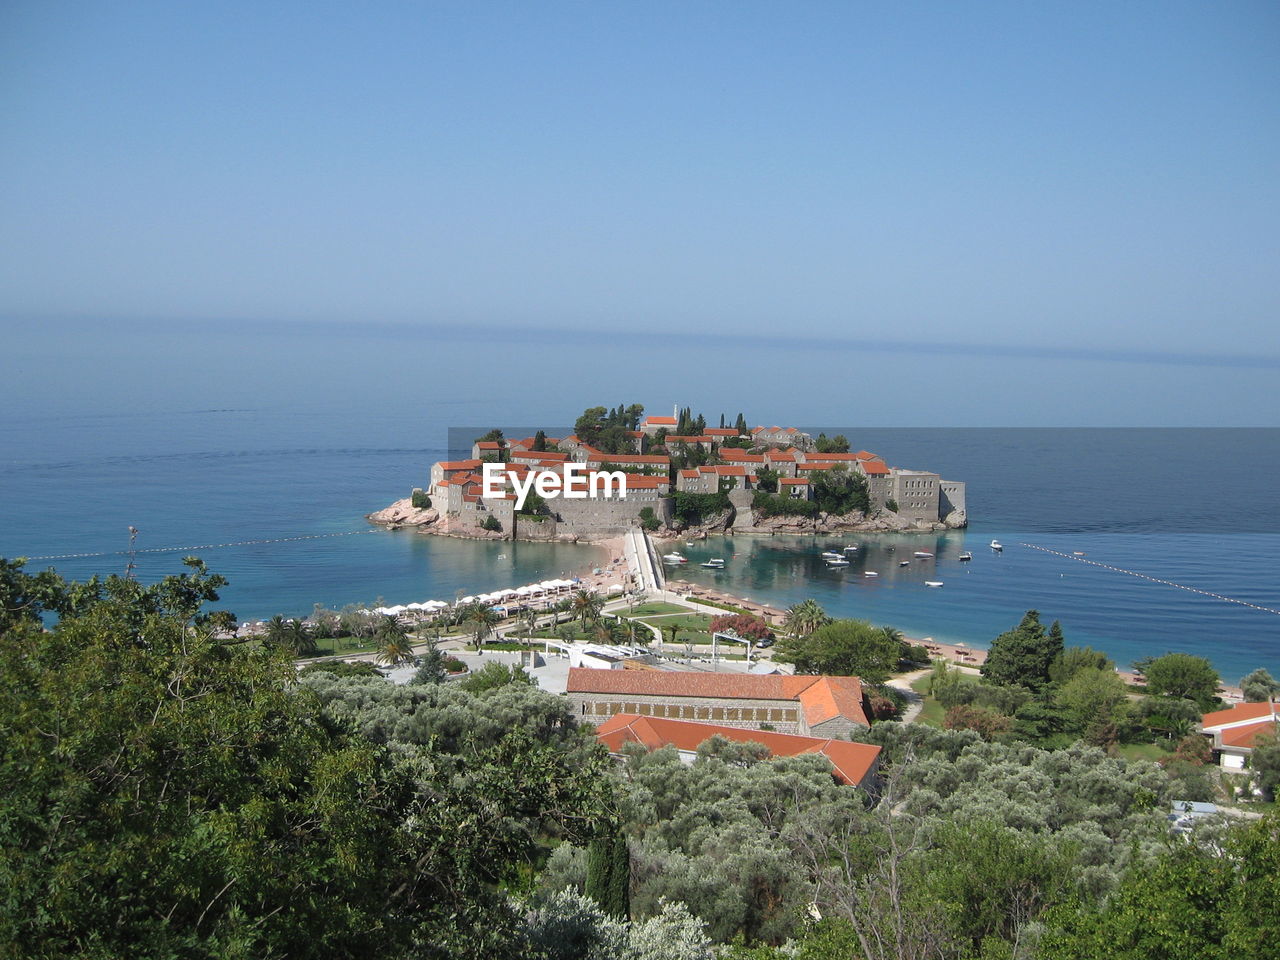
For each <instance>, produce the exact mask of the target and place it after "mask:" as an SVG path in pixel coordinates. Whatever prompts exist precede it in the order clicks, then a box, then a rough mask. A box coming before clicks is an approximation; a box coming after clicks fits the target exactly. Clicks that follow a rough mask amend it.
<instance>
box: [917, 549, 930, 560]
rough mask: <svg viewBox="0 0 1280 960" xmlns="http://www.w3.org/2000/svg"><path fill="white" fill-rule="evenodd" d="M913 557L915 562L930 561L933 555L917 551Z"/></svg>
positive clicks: (924, 551) (925, 551) (926, 551)
mask: <svg viewBox="0 0 1280 960" xmlns="http://www.w3.org/2000/svg"><path fill="white" fill-rule="evenodd" d="M915 557H916V559H917V560H932V559H933V554H932V553H930V552H929V551H928V550H917V551H916V552H915Z"/></svg>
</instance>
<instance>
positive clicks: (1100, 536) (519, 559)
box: [0, 338, 1280, 681]
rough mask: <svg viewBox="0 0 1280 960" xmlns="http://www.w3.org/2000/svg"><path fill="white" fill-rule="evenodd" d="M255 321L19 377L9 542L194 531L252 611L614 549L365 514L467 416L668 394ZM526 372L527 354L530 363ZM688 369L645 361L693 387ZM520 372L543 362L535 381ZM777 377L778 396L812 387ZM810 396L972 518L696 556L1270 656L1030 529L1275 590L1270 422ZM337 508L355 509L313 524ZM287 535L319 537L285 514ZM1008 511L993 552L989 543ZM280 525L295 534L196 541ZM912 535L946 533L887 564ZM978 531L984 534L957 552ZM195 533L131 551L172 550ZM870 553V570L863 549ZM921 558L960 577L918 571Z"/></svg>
mask: <svg viewBox="0 0 1280 960" xmlns="http://www.w3.org/2000/svg"><path fill="white" fill-rule="evenodd" d="M251 345H252V346H254V347H255V348H256V349H255V350H249V349H247V347H246V343H245V342H240V343H239V344H238V346H235V347H233V346H230V345H228V344H226V343H224V342H223V341H221V340H218V339H210V340H209V341H208V342H207V343H205V344H202V345H200V346H199V347H198V348H197V347H193V348H192V349H191V352H190V356H189V357H187V359H186V360H185V361H184V362H185V363H186V366H185V367H183V368H182V369H175V370H168V369H163V368H160V367H158V366H156V365H155V364H147V365H146V369H145V370H144V371H142V372H137V375H136V376H135V372H136V371H135V369H134V367H133V366H132V358H133V354H132V353H130V354H129V355H128V356H126V355H125V354H124V353H123V352H121V353H112V352H111V350H110V349H109V348H106V347H101V346H99V347H98V348H97V349H96V350H94V351H88V350H86V351H84V352H83V355H79V356H72V354H74V351H70V352H69V353H68V356H69V357H70V359H69V360H67V361H66V365H65V368H63V369H55V367H53V366H46V367H44V368H41V369H39V370H37V371H35V372H34V373H31V374H30V376H29V377H28V379H27V380H26V381H23V383H24V384H25V385H27V386H30V385H31V384H49V383H53V384H54V385H55V387H56V389H54V388H49V392H48V396H47V397H45V398H44V399H43V400H41V399H40V398H39V397H36V396H35V394H34V392H33V391H34V390H35V387H30V389H27V390H25V391H19V393H20V396H19V399H20V400H21V401H23V402H15V403H13V404H10V405H9V407H8V408H7V409H6V410H5V411H4V412H0V555H4V556H10V557H12V556H21V555H26V556H30V557H54V556H62V555H66V554H84V553H89V554H96V555H95V556H87V557H75V558H66V559H56V560H52V559H51V560H32V562H31V564H30V567H31V568H37V569H38V568H43V567H45V566H54V567H56V568H57V569H58V570H59V571H61V572H62V573H63V574H65V575H67V576H69V577H73V578H78V577H86V576H89V575H91V574H94V573H108V572H113V571H115V572H122V571H123V570H124V567H125V563H126V560H125V557H124V556H123V554H122V551H124V550H125V549H126V547H127V544H128V534H127V528H128V527H129V526H130V525H133V526H136V527H137V528H138V529H139V531H140V534H139V538H138V546H139V548H141V549H142V550H143V551H147V550H155V549H157V548H166V547H180V548H186V547H193V546H199V547H201V549H197V550H193V551H189V552H195V553H197V554H199V555H200V556H202V557H204V558H205V559H206V560H207V561H208V563H209V565H210V566H211V567H212V568H213V569H214V570H216V571H218V572H220V573H222V574H224V575H225V576H227V577H228V578H229V579H230V581H231V582H230V585H229V586H228V587H227V589H226V590H225V591H224V594H223V598H224V601H225V606H226V607H227V608H228V609H231V610H233V611H234V612H235V613H236V614H237V615H238V616H239V617H241V618H261V617H266V616H269V615H271V614H274V613H285V614H296V613H307V612H309V611H310V609H311V607H312V606H313V604H315V603H323V604H326V605H328V606H340V605H342V604H345V603H349V602H372V601H374V600H376V599H378V598H384V599H385V600H386V601H388V602H400V603H403V602H408V601H411V600H423V599H427V598H440V599H451V598H453V597H454V596H455V595H456V593H457V591H460V590H461V591H465V592H468V593H471V592H476V591H481V590H488V589H494V588H498V587H503V586H510V585H515V584H519V583H524V582H528V581H531V580H535V579H545V578H546V577H550V576H559V575H561V574H563V573H565V572H568V571H571V570H575V569H582V568H583V567H585V566H589V565H591V564H593V563H595V562H597V560H598V559H599V557H600V553H599V551H598V550H596V549H594V548H585V547H583V548H579V547H572V546H552V545H533V544H478V543H471V542H466V541H458V540H452V539H445V538H436V537H424V536H420V535H417V534H414V533H412V532H387V531H382V530H370V528H369V527H368V525H367V524H366V523H365V522H364V520H363V515H364V514H365V513H367V512H369V511H371V510H374V509H377V508H380V507H382V506H385V505H386V504H388V503H390V502H391V501H392V500H395V499H398V498H400V497H403V496H406V495H407V493H408V491H409V490H410V488H412V487H413V486H415V485H424V484H425V481H426V476H427V471H428V468H429V465H430V463H431V462H432V461H433V460H434V459H437V458H438V457H439V456H441V455H442V453H443V450H444V448H445V445H446V436H447V431H448V429H449V428H450V427H455V426H459V425H467V424H495V425H501V424H503V423H526V424H527V423H530V422H543V423H547V424H548V425H550V426H554V425H556V424H557V423H559V424H564V423H568V422H571V421H572V418H573V416H574V415H575V414H576V412H578V411H580V410H581V408H582V407H584V406H586V405H588V404H589V403H593V402H599V403H610V404H612V403H617V402H622V401H630V400H632V399H638V400H641V401H645V402H648V403H649V404H650V406H651V409H654V410H656V409H660V408H662V409H665V407H666V406H667V405H668V404H669V402H670V397H669V396H660V397H650V396H647V395H645V393H644V390H645V386H646V383H645V382H643V380H642V381H641V382H639V383H637V384H636V385H634V386H627V385H624V386H623V387H621V388H618V387H616V386H615V389H617V390H618V392H619V393H621V394H622V395H620V396H613V397H602V396H597V395H596V394H595V393H592V394H591V395H586V393H584V394H582V395H579V393H578V392H577V388H576V386H575V390H574V392H573V393H572V394H571V395H570V394H564V393H561V392H559V389H560V388H559V384H558V383H555V382H547V383H541V381H540V377H539V375H538V372H537V371H538V370H539V369H544V367H542V366H541V365H540V364H541V361H538V362H534V361H529V363H531V364H532V366H529V365H528V364H524V363H522V362H521V361H520V358H519V355H518V354H519V351H514V348H513V351H514V352H511V353H509V354H503V355H502V356H501V357H500V359H501V361H502V362H501V363H494V362H493V358H492V357H489V356H487V355H486V354H484V353H483V351H475V350H473V349H472V346H471V345H468V344H463V345H456V344H455V345H453V347H452V348H450V347H449V346H448V345H444V346H442V345H440V344H434V345H425V344H422V343H414V344H410V345H408V346H406V347H405V349H404V350H403V351H400V354H399V355H397V354H395V352H392V353H390V354H389V353H388V351H387V350H386V349H384V348H385V347H386V344H385V343H379V344H376V346H377V347H378V348H379V349H377V350H374V351H370V352H367V353H362V352H361V350H360V349H359V347H360V341H358V340H356V339H351V338H348V339H346V340H341V341H339V340H336V339H331V340H329V341H326V342H324V343H318V342H313V341H307V342H303V341H300V340H297V339H296V338H295V339H287V338H281V340H280V341H279V342H271V343H263V342H261V341H258V342H252V343H251ZM137 349H138V350H143V347H138V348H137ZM565 349H566V350H568V349H569V348H568V347H566V348H565ZM598 349H599V348H598V347H592V348H590V349H586V348H584V350H583V351H582V352H581V356H580V357H579V359H578V360H577V361H574V362H573V363H571V364H570V365H569V367H570V368H573V369H582V370H584V371H588V370H590V369H593V367H592V366H591V363H592V361H593V359H594V358H597V357H598ZM143 352H144V354H145V350H143ZM144 359H145V357H144ZM782 359H783V360H785V358H782ZM779 362H781V361H780V360H779V358H778V357H773V358H770V363H771V364H777V363H779ZM406 365H408V370H407V371H406V369H405V367H406ZM517 374H519V376H520V377H524V378H525V379H523V380H519V381H518V383H516V384H515V385H514V386H513V379H512V378H513V377H515V376H516V375H517ZM24 375H25V374H24ZM58 378H61V379H58ZM670 380H671V378H670V377H669V378H667V380H665V381H660V380H654V382H653V383H652V384H648V386H649V387H651V388H652V389H654V390H661V391H662V392H664V393H666V394H673V393H674V394H677V397H678V396H679V394H678V391H679V385H678V384H675V383H672V382H670ZM528 383H535V384H537V386H536V387H535V388H532V390H530V388H527V387H526V386H521V384H528ZM723 387H724V385H723V384H722V388H723ZM583 389H584V390H586V391H591V390H596V392H597V393H598V392H599V390H598V388H597V387H596V386H593V385H591V384H588V385H587V386H586V387H584V388H583ZM787 389H788V391H790V392H788V393H787V394H786V396H785V398H780V400H779V402H778V406H779V407H782V408H783V409H785V408H787V407H794V406H795V405H796V403H797V402H798V401H797V399H796V395H795V390H800V391H802V392H803V390H804V389H806V388H805V387H804V385H803V384H801V385H800V386H795V385H793V386H792V387H788V388H787ZM37 400H39V401H40V402H37ZM690 402H693V403H695V404H696V403H697V400H696V398H692V399H691V401H690ZM811 403H812V407H811V408H812V409H813V410H814V416H813V417H812V418H811V421H812V422H813V424H814V425H815V426H822V425H823V424H824V423H825V424H826V426H825V427H824V428H825V429H827V430H828V432H832V431H835V430H839V431H842V432H844V433H846V434H847V435H848V436H849V438H850V440H851V441H852V442H853V443H854V444H855V446H856V447H865V448H866V449H869V450H873V451H875V452H877V453H879V454H881V455H882V456H884V457H885V458H886V459H887V460H888V461H889V462H891V463H894V464H897V465H901V466H907V467H916V468H928V469H935V470H938V471H939V472H941V473H942V474H943V475H944V476H945V477H947V478H949V479H961V480H965V481H967V482H968V484H969V512H970V516H971V518H972V526H971V527H970V528H969V529H968V530H967V531H962V532H955V533H949V534H946V535H942V536H914V537H883V538H869V537H859V538H856V542H859V543H862V544H863V545H864V548H863V550H862V551H861V553H860V556H859V559H858V561H857V563H855V564H854V565H853V566H850V567H848V568H845V569H844V570H843V571H832V570H829V569H827V568H826V567H825V566H824V565H823V564H822V563H821V562H820V560H819V559H818V557H817V553H818V551H819V550H821V549H823V548H824V547H825V546H827V545H828V544H835V545H839V546H843V545H844V544H845V543H847V542H849V541H848V540H847V539H846V540H840V541H836V540H831V541H821V542H814V541H812V540H805V539H794V538H789V539H782V538H777V539H771V540H762V539H754V538H752V539H747V538H738V539H736V540H732V541H725V542H716V541H711V542H709V543H708V544H706V545H700V546H698V547H695V548H687V552H688V553H689V554H690V555H691V556H692V557H693V558H695V559H702V558H703V557H707V556H713V555H714V556H724V557H725V558H726V559H728V561H729V563H728V566H727V569H726V570H725V571H724V572H723V573H713V572H711V571H706V570H703V569H701V568H700V567H696V566H694V565H692V564H691V565H690V566H689V567H686V568H685V573H686V575H687V576H689V577H690V578H691V579H702V580H706V581H707V582H715V583H718V584H719V585H721V586H723V587H725V588H727V589H730V590H736V591H739V592H741V593H743V594H746V595H748V596H751V597H754V598H757V599H760V600H765V601H769V602H772V603H775V604H780V605H786V604H790V603H792V602H795V601H798V600H800V599H803V598H805V597H810V596H812V597H816V598H817V599H818V600H819V601H820V602H821V603H822V604H823V605H824V606H825V607H826V608H827V609H828V610H829V611H830V612H832V613H835V614H839V615H848V616H862V617H869V618H871V619H873V620H875V621H877V622H883V623H891V624H894V625H896V626H898V627H899V628H900V629H903V630H904V631H906V632H907V633H908V634H910V635H913V636H933V637H935V638H938V639H946V640H964V641H966V642H968V643H971V644H974V645H985V644H987V643H989V642H990V640H991V639H992V637H994V636H995V635H996V634H997V633H999V632H1000V631H1001V630H1003V629H1006V628H1007V627H1009V626H1010V625H1012V624H1014V623H1015V622H1016V621H1017V620H1018V619H1019V617H1020V616H1021V614H1022V612H1023V611H1024V610H1026V609H1028V608H1030V607H1035V608H1037V609H1039V610H1040V611H1041V613H1042V615H1043V616H1044V618H1045V619H1046V620H1050V619H1053V618H1058V619H1060V620H1061V621H1062V623H1063V626H1064V629H1065V631H1066V634H1067V637H1068V640H1069V641H1070V642H1073V643H1080V644H1083V643H1087V644H1090V645H1092V646H1094V647H1097V648H1101V649H1105V650H1107V651H1108V652H1110V653H1111V654H1112V655H1113V656H1114V657H1115V658H1116V660H1117V661H1118V662H1120V663H1128V662H1130V661H1132V660H1133V659H1134V658H1136V657H1139V656H1142V655H1145V654H1159V653H1163V652H1165V651H1168V650H1185V651H1188V652H1192V653H1197V654H1202V655H1204V656H1207V657H1209V658H1210V659H1211V660H1212V661H1213V662H1214V663H1215V664H1216V665H1217V666H1218V667H1219V669H1220V670H1221V671H1222V673H1223V675H1224V678H1226V679H1228V680H1231V681H1234V680H1236V679H1238V678H1239V676H1241V675H1242V674H1244V673H1245V672H1247V671H1248V670H1250V669H1252V668H1254V667H1256V666H1267V667H1268V668H1269V669H1271V670H1272V671H1273V672H1275V673H1277V674H1278V675H1280V616H1277V615H1276V614H1275V613H1271V612H1264V611H1260V610H1257V609H1254V608H1251V607H1246V606H1241V605H1238V604H1234V603H1230V602H1226V601H1224V600H1219V599H1214V598H1212V597H1208V596H1204V595H1202V594H1197V593H1191V592H1188V591H1184V590H1180V589H1177V588H1174V587H1170V586H1166V585H1162V584H1158V583H1154V582H1151V581H1149V580H1144V579H1139V578H1136V577H1132V576H1127V575H1125V574H1122V573H1118V572H1114V571H1112V570H1108V569H1103V568H1100V567H1094V566H1088V565H1085V564H1082V563H1079V562H1077V561H1074V560H1070V559H1064V558H1062V557H1058V556H1054V555H1052V554H1048V553H1043V552H1040V551H1037V550H1033V549H1030V548H1029V547H1026V546H1023V544H1035V545H1039V546H1044V547H1048V548H1051V549H1054V550H1058V551H1061V552H1063V553H1067V554H1071V553H1072V552H1073V551H1081V552H1083V553H1085V554H1086V555H1087V557H1086V558H1087V559H1089V560H1096V561H1099V562H1103V563H1107V564H1110V565H1112V566H1115V567H1120V568H1125V569H1129V570H1133V571H1136V572H1140V573H1143V574H1147V575H1149V576H1151V577H1155V578H1159V579H1165V580H1169V581H1173V582H1176V583H1181V584H1186V585H1188V586H1192V587H1196V588H1199V589H1202V590H1206V591H1209V592H1211V593H1217V594H1221V595H1223V596H1226V597H1231V598H1235V599H1238V600H1243V601H1248V602H1250V603H1253V604H1256V605H1258V606H1261V607H1266V608H1270V609H1272V610H1277V609H1280V527H1278V526H1277V524H1278V515H1280V511H1277V509H1276V507H1277V497H1276V495H1275V492H1274V487H1273V484H1274V478H1275V477H1276V476H1277V473H1278V472H1280V430H1274V429H1222V430H1214V429H1186V430H1181V429H1092V428H1080V429H1036V428H1025V429H888V428H863V427H858V426H848V425H847V424H848V423H849V422H850V421H851V420H852V419H853V416H852V414H851V411H852V410H854V409H856V404H852V403H845V402H844V401H839V400H833V399H831V398H830V397H826V396H822V395H818V394H815V395H814V396H812V397H811ZM740 406H741V407H743V408H745V409H746V411H747V415H748V417H749V418H750V419H751V420H752V421H753V422H755V421H756V420H757V419H768V420H769V422H773V419H774V418H773V417H771V416H770V414H769V412H768V408H769V407H770V403H769V401H768V399H767V397H765V396H763V395H761V393H760V392H759V391H758V390H757V391H754V399H753V400H751V401H750V402H745V401H743V402H738V401H737V400H734V401H732V402H730V403H729V404H728V407H729V409H727V410H726V412H727V413H729V415H730V416H733V415H735V414H736V412H737V409H738V407H740ZM702 408H703V409H709V408H708V405H707V404H706V403H705V402H704V403H703V405H702ZM710 412H711V414H712V416H713V417H714V416H716V414H717V413H718V412H719V411H718V410H716V409H714V408H710ZM842 423H843V424H846V425H845V426H841V424H842ZM800 425H801V426H805V425H806V424H805V423H804V422H803V421H802V422H801V423H800ZM331 534H341V536H319V535H331ZM294 537H307V538H313V539H300V540H288V539H285V538H294ZM993 537H994V538H998V539H999V540H1001V541H1002V542H1003V543H1004V545H1005V551H1004V553H1003V554H1001V555H994V554H992V552H991V551H990V550H989V549H988V548H987V546H986V544H987V543H988V542H989V541H990V540H991V539H992V538H993ZM262 540H281V541H282V542H273V543H252V544H247V545H241V546H214V547H207V546H205V545H217V544H233V543H239V542H241V541H262ZM916 549H925V550H929V551H932V552H935V553H936V554H937V559H936V560H935V561H932V562H930V563H928V564H922V563H917V562H914V561H913V562H912V563H911V565H910V566H908V567H899V566H898V565H897V560H898V558H905V557H906V556H908V555H909V554H910V553H911V552H913V551H914V550H916ZM966 549H967V550H971V551H972V552H973V554H974V560H973V562H972V563H970V564H961V563H960V562H959V561H958V560H957V559H956V557H957V556H958V555H959V553H960V552H961V551H962V550H966ZM184 552H188V551H185V550H183V551H175V552H143V553H141V554H140V555H139V573H140V576H142V577H143V578H146V579H155V578H159V577H161V576H163V575H165V574H167V573H170V572H174V571H176V570H177V569H178V568H179V558H180V557H181V556H182V554H183V553H184ZM868 569H871V570H875V571H877V572H878V573H879V574H880V576H879V577H876V578H868V577H865V576H863V573H864V572H865V571H866V570H868ZM926 579H939V580H942V581H944V583H945V586H944V587H943V588H941V589H932V588H927V587H925V586H924V580H926Z"/></svg>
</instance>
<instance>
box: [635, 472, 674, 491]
mask: <svg viewBox="0 0 1280 960" xmlns="http://www.w3.org/2000/svg"><path fill="white" fill-rule="evenodd" d="M670 485H671V481H670V480H668V479H667V478H666V477H646V476H644V474H639V473H630V474H627V489H628V490H660V489H662V488H663V487H669V486H670Z"/></svg>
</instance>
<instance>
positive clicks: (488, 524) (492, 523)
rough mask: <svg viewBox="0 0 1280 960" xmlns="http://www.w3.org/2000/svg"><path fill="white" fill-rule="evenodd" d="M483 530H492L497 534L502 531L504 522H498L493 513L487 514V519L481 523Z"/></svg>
mask: <svg viewBox="0 0 1280 960" xmlns="http://www.w3.org/2000/svg"><path fill="white" fill-rule="evenodd" d="M480 529H481V530H491V531H494V532H497V531H499V530H501V529H502V522H501V521H500V520H498V518H497V517H495V516H494V515H493V514H492V513H489V514H486V515H485V518H484V519H483V520H481V521H480Z"/></svg>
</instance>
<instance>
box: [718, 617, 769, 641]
mask: <svg viewBox="0 0 1280 960" xmlns="http://www.w3.org/2000/svg"><path fill="white" fill-rule="evenodd" d="M726 631H733V632H734V633H736V634H737V635H738V636H740V637H743V638H744V639H746V638H749V639H752V640H764V639H766V638H768V637H772V636H773V631H772V630H770V629H769V625H768V624H767V623H765V622H764V621H763V620H761V619H760V618H759V617H756V616H752V615H751V614H749V613H739V614H734V615H731V616H720V617H716V618H715V619H713V620H712V621H711V632H712V633H717V632H726Z"/></svg>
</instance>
